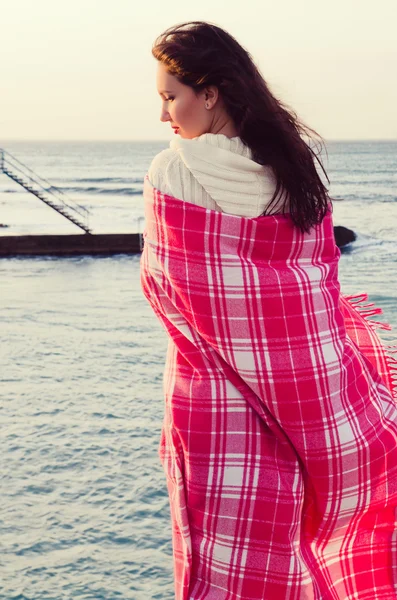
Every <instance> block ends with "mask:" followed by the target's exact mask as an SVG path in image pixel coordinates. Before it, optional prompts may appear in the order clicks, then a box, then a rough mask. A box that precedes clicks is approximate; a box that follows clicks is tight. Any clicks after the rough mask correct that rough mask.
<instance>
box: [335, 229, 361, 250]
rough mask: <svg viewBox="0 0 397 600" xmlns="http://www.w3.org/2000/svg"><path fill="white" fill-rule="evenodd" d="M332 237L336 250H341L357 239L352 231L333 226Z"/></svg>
mask: <svg viewBox="0 0 397 600" xmlns="http://www.w3.org/2000/svg"><path fill="white" fill-rule="evenodd" d="M334 235H335V242H336V245H337V246H338V248H343V247H344V246H347V244H351V242H354V241H355V240H356V239H357V236H356V234H355V233H354V231H353V230H352V229H348V227H343V226H342V225H335V227H334Z"/></svg>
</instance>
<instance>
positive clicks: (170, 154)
mask: <svg viewBox="0 0 397 600" xmlns="http://www.w3.org/2000/svg"><path fill="white" fill-rule="evenodd" d="M179 160H180V157H179V155H178V152H176V151H175V150H173V149H172V148H165V150H162V151H161V152H159V153H158V154H156V156H155V157H154V158H153V160H152V162H151V164H150V167H149V170H148V175H149V180H150V176H156V174H157V173H165V172H166V171H167V169H168V168H169V167H170V166H172V165H173V164H175V163H177V162H179Z"/></svg>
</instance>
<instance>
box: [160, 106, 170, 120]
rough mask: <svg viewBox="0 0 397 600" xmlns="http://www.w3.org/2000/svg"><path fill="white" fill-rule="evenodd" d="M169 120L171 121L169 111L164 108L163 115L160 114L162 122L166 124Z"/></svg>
mask: <svg viewBox="0 0 397 600" xmlns="http://www.w3.org/2000/svg"><path fill="white" fill-rule="evenodd" d="M169 120H170V115H169V114H168V111H166V110H165V108H162V109H161V113H160V121H162V122H163V123H165V122H166V121H169Z"/></svg>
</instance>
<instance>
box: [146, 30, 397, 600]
mask: <svg viewBox="0 0 397 600" xmlns="http://www.w3.org/2000/svg"><path fill="white" fill-rule="evenodd" d="M153 54H154V57H155V58H156V59H157V61H158V81H157V85H158V92H159V94H160V97H161V100H162V113H161V119H162V120H163V121H164V122H169V123H170V125H171V127H173V128H174V131H175V133H176V134H177V135H179V137H175V138H174V139H173V141H172V142H171V144H170V148H169V149H167V150H164V151H163V152H161V153H160V154H159V155H158V156H157V157H155V159H154V160H153V163H152V165H151V167H150V169H149V172H148V175H147V177H146V179H145V191H144V195H145V211H146V231H145V234H144V237H145V246H144V252H143V255H142V263H141V264H142V286H143V290H144V293H145V295H146V297H147V298H148V300H149V302H150V303H151V305H152V307H153V310H154V312H155V313H156V315H157V316H158V318H159V319H160V321H161V322H162V324H163V326H164V327H165V329H166V331H167V333H168V334H169V347H168V352H167V362H166V369H165V378H164V389H165V397H166V403H165V418H164V424H163V430H162V436H161V443H160V457H161V459H162V462H163V465H164V468H165V471H166V476H167V483H168V488H169V494H170V504H171V515H172V525H173V547H174V567H175V587H176V597H177V599H178V600H179V599H183V600H186V599H189V600H204V599H206V600H226V599H227V600H232V599H237V598H239V599H244V600H254V599H255V600H259V599H261V600H262V599H266V600H278V599H280V600H282V599H286V598H288V599H294V600H302V599H307V600H336V599H338V600H353V599H358V600H365V599H367V600H376V599H380V598H382V599H390V600H391V599H392V598H393V599H395V598H396V597H397V541H396V537H397V528H396V507H397V406H396V402H395V397H396V393H395V391H394V388H393V375H392V370H393V368H395V361H394V362H393V360H392V359H391V358H390V357H389V356H388V355H387V353H386V351H385V349H384V347H383V346H382V344H381V343H380V341H379V339H378V337H377V335H376V332H375V327H376V324H375V323H374V322H371V321H367V320H366V318H365V317H368V316H371V315H372V314H376V313H378V312H379V311H378V309H374V308H372V305H363V304H362V301H363V300H364V299H365V297H364V296H357V297H351V298H349V299H347V298H345V297H343V296H342V295H341V294H340V290H339V283H338V279H337V267H338V259H339V250H338V249H337V248H336V246H335V241H334V237H333V228H332V218H331V212H330V204H329V198H328V195H327V190H326V188H325V186H324V185H323V183H322V181H321V179H320V177H319V175H318V173H317V171H316V167H315V160H314V159H315V158H316V159H317V161H318V164H320V165H321V162H320V161H319V159H318V157H317V156H316V154H315V153H314V152H313V150H312V148H311V147H310V145H309V141H310V133H315V132H313V131H312V130H310V129H309V128H307V127H305V126H303V125H302V124H301V123H300V122H299V120H298V118H297V117H296V115H294V113H292V111H288V110H287V108H286V107H285V106H283V105H282V103H281V102H280V101H279V100H277V99H276V98H275V97H274V96H273V95H272V94H271V92H270V90H269V89H268V87H267V85H266V83H265V81H264V80H263V78H262V76H261V75H260V73H259V71H258V70H257V68H256V67H255V65H254V63H253V61H252V59H251V57H250V55H249V54H248V53H247V52H246V51H245V50H244V49H243V48H242V47H241V46H240V45H239V44H238V42H237V41H236V40H235V39H234V38H233V37H232V36H230V35H229V34H228V33H226V32H225V31H223V30H222V29H220V28H219V27H216V26H215V25H211V24H208V23H204V22H192V23H184V24H182V25H179V26H176V27H173V28H171V29H169V30H167V31H166V32H165V33H164V34H162V35H161V36H160V38H159V39H158V40H157V41H156V43H155V46H154V48H153ZM303 136H306V137H308V138H309V139H308V141H305V140H304V139H303ZM378 326H379V324H378Z"/></svg>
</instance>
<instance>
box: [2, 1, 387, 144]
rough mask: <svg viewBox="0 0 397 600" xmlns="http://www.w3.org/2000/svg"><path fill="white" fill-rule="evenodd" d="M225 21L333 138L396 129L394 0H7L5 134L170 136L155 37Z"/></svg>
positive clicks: (276, 87)
mask: <svg viewBox="0 0 397 600" xmlns="http://www.w3.org/2000/svg"><path fill="white" fill-rule="evenodd" d="M187 20H208V21H211V22H213V23H215V24H217V25H219V26H220V27H223V28H224V29H226V30H227V31H229V32H230V33H231V34H232V35H234V36H235V37H236V38H237V40H238V41H239V42H240V43H241V44H242V45H243V46H244V47H245V48H246V49H247V50H248V51H249V52H250V53H251V55H252V56H253V58H254V60H255V62H256V64H257V65H258V66H259V68H260V70H261V72H262V74H263V76H264V78H265V80H266V81H267V83H268V84H269V85H270V88H271V90H272V92H273V93H274V94H275V95H276V96H277V97H278V98H280V99H281V100H283V101H284V102H285V103H287V104H288V105H289V106H291V107H292V108H293V109H294V110H295V111H296V112H297V113H298V115H299V116H300V117H301V118H302V119H303V120H304V121H305V123H306V124H307V125H309V126H310V127H312V128H314V129H315V130H316V131H317V132H318V133H319V134H320V135H321V136H322V137H324V138H325V139H326V140H332V139H397V115H396V111H397V34H396V23H397V0H376V1H374V0H328V1H327V2H326V1H325V0H323V1H321V0H272V1H268V0H259V1H253V0H195V1H194V2H192V1H189V0H146V1H145V0H62V1H61V0H0V86H1V88H0V146H1V142H2V140H11V139H30V140H51V139H52V140H146V139H147V140H149V139H151V140H168V139H171V137H172V132H171V130H170V126H169V125H168V124H164V123H161V122H160V120H159V116H160V99H159V96H158V94H157V91H156V82H155V73H156V61H155V59H154V58H153V57H152V56H151V47H152V43H153V41H154V40H155V38H156V37H157V35H159V34H160V33H161V32H162V31H163V30H164V29H166V28H167V27H169V26H171V25H174V24H176V23H180V22H182V21H187Z"/></svg>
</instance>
